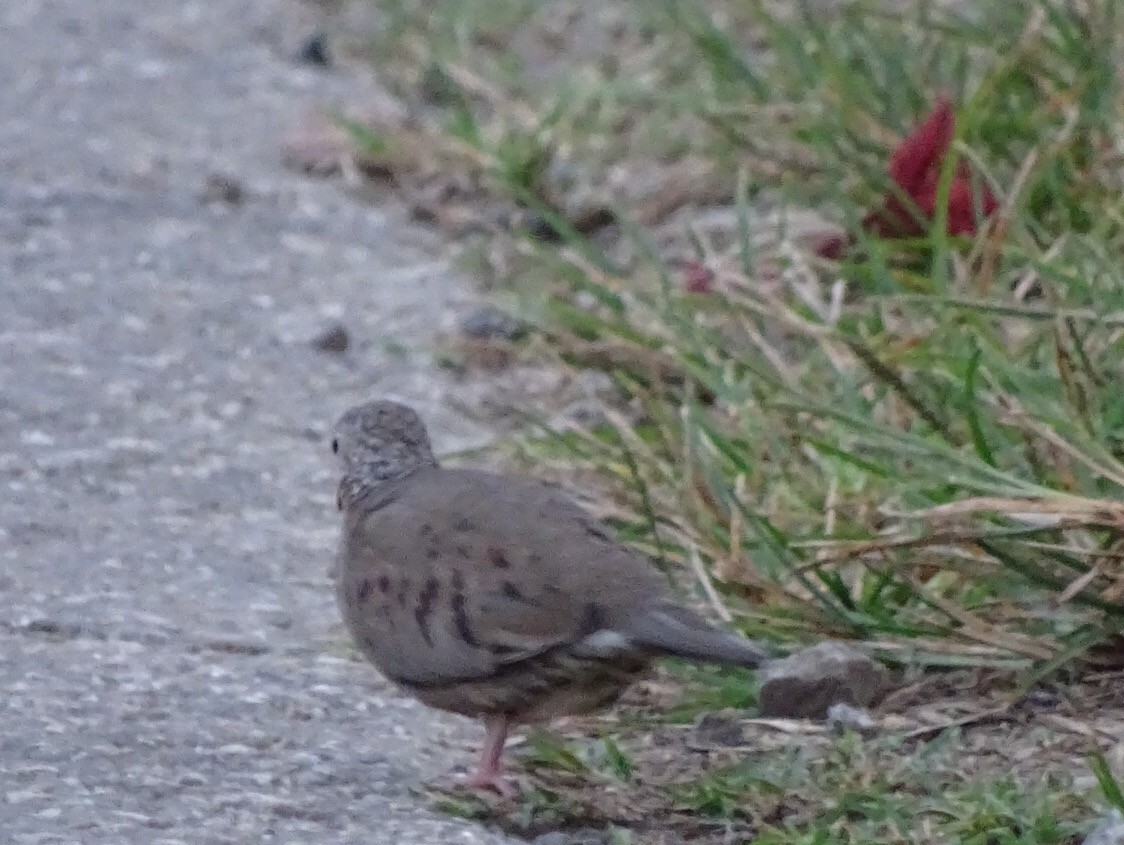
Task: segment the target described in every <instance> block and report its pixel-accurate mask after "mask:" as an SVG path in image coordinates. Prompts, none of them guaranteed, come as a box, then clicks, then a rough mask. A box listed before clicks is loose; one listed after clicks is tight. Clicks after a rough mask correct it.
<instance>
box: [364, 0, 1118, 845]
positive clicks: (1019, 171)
mask: <svg viewBox="0 0 1124 845" xmlns="http://www.w3.org/2000/svg"><path fill="white" fill-rule="evenodd" d="M830 5H831V4H804V3H801V2H792V3H788V4H782V3H774V2H765V1H764V0H738V1H737V2H735V0H723V1H722V2H706V3H703V2H689V1H688V2H678V1H676V2H672V0H667V1H666V2H662V3H641V2H635V0H622V2H619V3H615V4H612V5H610V6H605V7H603V9H602V11H600V12H594V11H589V10H588V9H587V10H586V11H585V12H584V13H583V12H580V11H575V12H574V15H575V17H573V18H572V19H570V18H567V14H569V12H571V11H574V10H576V9H578V8H579V7H578V6H571V5H569V4H554V5H552V6H551V5H549V4H538V3H535V2H531V0H512V2H505V3H502V4H494V3H485V2H483V1H482V0H476V2H466V3H457V4H442V5H440V6H438V7H434V6H432V4H420V3H416V2H413V0H394V2H389V3H384V4H380V6H381V7H382V8H384V9H385V10H387V14H389V16H390V18H391V20H392V21H393V26H390V27H388V28H386V30H385V37H384V38H382V39H380V40H379V42H378V43H376V44H374V45H373V51H374V52H373V54H374V55H375V57H376V61H377V62H378V64H379V66H380V68H381V69H382V70H383V73H384V78H386V79H387V80H388V81H389V83H390V84H391V85H392V86H393V87H395V89H396V90H397V91H398V92H399V93H400V94H402V96H404V97H405V98H407V99H411V100H422V101H425V103H426V104H427V105H426V107H425V116H426V121H427V125H428V126H429V127H430V130H431V131H432V132H433V133H434V134H435V135H436V136H437V137H440V138H442V139H444V140H445V142H447V144H448V146H449V148H450V149H459V150H462V151H463V150H469V151H471V155H468V156H466V157H465V159H464V160H465V161H470V162H471V165H470V166H471V168H472V169H473V172H474V173H475V175H476V176H477V177H479V179H480V180H481V182H482V183H484V184H486V185H487V186H488V188H489V190H491V191H492V192H493V193H494V194H495V195H497V196H504V197H507V198H508V199H509V200H510V201H511V202H513V203H515V204H517V205H520V206H522V207H523V208H524V209H527V210H529V211H531V212H533V213H534V214H535V215H537V216H538V218H539V219H540V220H542V221H545V223H546V226H547V228H548V229H550V230H552V231H553V232H554V233H555V234H556V235H557V237H558V241H559V242H555V243H548V242H545V241H544V240H542V239H536V238H534V237H531V236H529V235H527V234H526V233H522V234H521V233H519V232H508V233H504V232H500V233H497V234H495V235H494V238H495V241H493V242H491V243H489V249H491V248H494V246H495V243H496V242H498V243H499V244H500V245H501V246H502V247H504V248H505V249H504V254H505V256H506V258H505V261H504V262H503V265H502V266H503V272H504V277H503V282H504V283H506V285H507V286H508V288H509V289H510V290H514V291H517V292H519V293H520V294H521V295H522V296H523V299H524V302H525V309H526V311H527V312H528V314H529V316H530V317H532V318H533V319H534V321H535V323H536V325H537V328H538V332H537V338H536V340H535V342H534V343H532V344H530V345H529V349H530V350H533V354H535V355H539V356H544V355H545V356H546V357H547V358H548V359H552V360H554V361H556V362H557V363H558V364H559V365H560V366H565V367H573V368H593V369H601V370H604V371H606V372H608V373H609V374H610V375H611V376H612V377H613V378H614V380H615V381H616V382H617V384H618V385H619V386H620V388H621V390H622V391H623V393H624V395H625V396H626V397H627V399H626V401H625V402H624V403H622V406H621V407H620V408H617V409H615V410H610V413H609V415H608V419H609V424H607V425H605V426H602V427H601V428H599V429H597V430H593V431H586V432H575V431H568V432H554V431H550V430H545V429H544V430H540V431H538V432H537V433H536V435H535V436H534V437H532V438H530V439H529V440H528V441H527V443H526V448H525V454H526V455H527V456H528V457H530V458H531V459H532V460H533V461H535V462H536V463H537V465H538V466H539V468H540V471H543V472H547V473H552V474H562V475H565V474H568V473H575V472H576V473H581V474H582V477H583V479H588V478H590V477H592V478H595V479H597V480H598V481H599V482H600V491H599V492H600V494H601V504H602V506H603V510H604V512H606V513H608V514H609V515H610V518H611V520H612V522H613V523H614V525H616V527H617V528H618V529H619V530H620V532H621V534H622V536H623V537H625V538H626V539H628V540H630V541H631V542H634V543H635V544H636V545H637V546H639V547H640V548H642V549H643V550H645V551H646V552H649V553H650V554H651V555H652V556H653V558H654V559H656V560H657V561H659V562H661V563H663V564H667V565H674V567H677V571H678V572H681V573H683V575H684V576H685V577H684V578H682V579H680V580H681V582H684V583H687V584H688V586H689V587H690V588H693V589H695V590H696V592H697V594H698V595H699V597H700V598H702V599H703V600H704V601H707V602H709V603H711V604H712V605H713V606H714V608H715V611H716V612H718V613H720V614H722V615H724V616H728V617H729V618H730V619H731V620H732V621H733V623H734V624H736V625H738V626H739V627H741V628H742V629H743V630H745V631H746V632H747V633H749V634H750V635H752V636H765V637H769V638H771V639H773V640H777V641H781V642H788V643H796V642H805V641H814V640H817V639H819V638H822V637H825V636H833V637H843V638H854V639H859V640H863V641H865V642H866V644H867V646H868V647H869V648H870V649H871V650H872V651H873V652H875V653H877V654H878V655H880V656H881V657H882V658H883V659H885V660H886V661H887V662H889V663H894V664H899V665H904V666H909V667H914V668H918V669H933V668H954V667H988V668H1001V669H1012V670H1016V671H1018V672H1019V673H1021V677H1022V678H1023V681H1024V683H1025V684H1028V685H1029V684H1031V683H1033V682H1034V681H1035V680H1036V679H1040V678H1042V677H1045V676H1048V675H1055V674H1058V673H1063V674H1066V675H1074V674H1077V673H1079V672H1081V671H1083V670H1084V669H1085V668H1087V667H1089V666H1090V665H1095V664H1115V665H1119V662H1120V661H1121V657H1122V651H1124V649H1122V646H1124V637H1122V634H1121V631H1122V628H1124V563H1122V561H1124V542H1122V541H1124V364H1122V362H1124V260H1122V256H1124V146H1122V145H1121V141H1120V138H1121V137H1124V125H1122V124H1124V91H1122V88H1121V65H1122V61H1124V60H1122V58H1121V57H1124V12H1121V11H1118V5H1119V4H1117V3H1115V2H1113V0H1086V2H1077V3H1073V2H1065V0H1046V2H1038V0H992V2H985V3H974V4H940V5H938V4H935V3H925V2H920V3H912V4H905V8H904V10H901V11H892V10H891V9H889V8H888V4H877V3H873V2H862V1H861V0H859V2H849V3H843V4H840V5H838V6H837V7H836V8H835V10H834V11H832V10H830V9H828V8H827V6H830ZM598 8H599V9H601V8H602V7H598ZM598 14H601V15H603V16H604V19H602V20H598V19H597V15H598ZM590 20H592V21H593V23H591V24H590V23H588V22H589V21H590ZM583 21H585V22H586V23H585V24H583V23H582V22H583ZM567 27H568V28H567ZM558 43H560V44H562V45H567V46H568V49H569V53H568V54H566V51H565V50H562V51H561V52H562V53H563V58H561V59H560V58H558V57H557V56H555V55H554V53H553V52H552V48H551V45H556V44H558ZM544 45H546V46H544ZM575 45H585V46H583V47H581V49H577V48H576V47H575ZM565 55H570V56H571V57H572V56H575V55H576V56H577V58H569V59H567V58H565ZM942 92H943V93H946V94H947V95H948V96H949V97H950V99H951V100H952V102H953V103H954V105H955V111H956V118H957V122H956V134H955V140H954V143H953V147H952V152H953V154H952V155H950V156H949V157H948V158H947V159H946V160H945V162H944V166H943V169H942V174H941V182H940V187H939V188H938V197H940V196H943V195H945V194H946V193H947V192H949V191H950V190H951V183H952V179H953V176H954V174H955V173H956V171H957V167H958V162H965V163H970V165H971V169H972V171H973V173H974V174H975V177H974V178H975V179H976V180H977V181H978V182H983V183H984V184H986V185H988V186H989V187H990V189H991V190H992V191H993V192H994V194H995V195H996V197H997V198H998V199H999V201H1000V204H1001V205H1000V209H999V211H998V212H997V213H996V215H995V216H994V218H993V220H992V223H991V225H990V226H987V227H984V228H983V230H982V231H981V232H980V234H978V235H975V236H970V237H969V236H952V235H949V234H946V231H945V226H944V222H945V221H944V219H943V214H942V213H938V214H937V219H936V220H935V221H934V222H933V225H932V226H930V227H928V229H927V231H926V233H925V234H923V235H920V236H917V237H913V238H909V239H895V240H888V239H881V238H877V237H874V236H873V235H871V234H870V233H869V232H867V231H866V230H865V229H864V228H863V226H862V221H863V219H864V217H865V216H866V215H867V213H868V212H870V211H872V210H873V209H875V208H877V207H878V206H879V205H880V203H881V202H882V198H883V197H885V196H887V194H888V193H890V192H892V191H893V186H892V185H891V184H890V180H889V176H888V174H887V163H888V161H889V158H890V155H891V151H892V150H893V148H894V147H895V145H896V144H897V143H898V142H899V141H900V140H901V139H902V138H903V137H905V136H906V135H908V134H909V133H910V132H911V131H912V129H913V128H914V127H916V126H917V125H918V124H919V123H920V122H921V121H922V120H923V119H924V117H925V116H926V114H927V113H928V112H929V110H930V109H931V108H932V106H933V104H934V103H935V102H936V100H937V98H938V96H939V95H940V94H941V93H942ZM682 164H690V165H691V166H692V167H697V171H692V172H697V173H698V174H699V175H698V179H697V184H691V185H689V186H688V190H686V191H685V193H684V195H683V198H682V200H681V201H680V202H678V204H675V203H672V205H673V206H674V207H675V208H678V209H680V210H681V212H683V213H681V214H680V216H679V217H677V218H669V217H668V216H667V215H666V214H665V215H658V216H657V217H658V219H655V218H653V217H651V216H650V215H649V216H645V214H644V213H641V211H640V206H641V203H640V202H639V200H637V199H636V198H637V197H640V196H643V195H644V192H643V190H641V188H640V187H638V186H640V185H641V184H642V183H643V182H644V181H645V180H646V179H648V178H649V177H650V176H651V177H652V178H656V176H658V175H659V174H663V173H666V172H667V170H668V168H670V167H674V166H676V165H682ZM466 166H469V165H466ZM583 192H585V193H587V194H588V193H590V192H592V193H593V194H595V195H597V196H598V197H600V198H601V199H599V200H598V201H600V202H604V203H605V204H607V205H610V206H612V209H613V212H614V214H615V215H616V217H617V221H618V222H617V223H616V225H615V226H612V227H609V229H608V230H606V231H602V232H600V233H598V234H596V235H582V234H579V232H578V228H580V227H578V226H577V225H576V224H574V223H573V220H574V214H573V206H574V205H575V204H580V203H577V200H576V199H575V198H576V197H578V196H579V195H582V194H583ZM937 205H938V208H940V207H941V203H939V202H938V204H937ZM715 206H717V207H721V208H723V209H724V210H725V217H723V218H722V220H723V221H724V222H723V223H722V225H721V226H720V227H719V229H720V231H719V232H718V235H715V234H714V232H712V231H704V230H703V227H701V225H696V221H695V218H696V217H700V216H701V215H702V214H703V212H705V211H706V210H707V209H710V208H713V207H715ZM807 209H811V210H814V211H815V212H816V213H817V214H819V215H820V216H822V217H823V218H825V219H826V220H827V221H829V222H830V223H831V224H832V225H834V226H836V227H838V229H839V230H840V231H842V232H844V233H845V236H846V239H847V240H848V241H849V243H850V246H849V247H848V248H846V249H844V250H843V251H842V255H841V257H840V258H839V259H838V260H826V259H824V258H822V257H820V256H819V255H817V254H816V248H815V247H816V245H817V243H822V240H818V241H817V239H816V237H812V238H807V237H804V236H802V235H800V234H799V232H797V231H796V230H797V228H798V227H796V226H795V224H794V225H793V230H792V235H791V237H785V236H786V230H785V225H784V221H785V219H786V217H785V215H786V214H789V218H788V219H789V220H792V221H795V220H797V219H798V215H799V214H800V213H801V212H802V211H803V210H807ZM778 221H780V222H779V223H778ZM778 230H779V232H778ZM824 231H827V228H826V227H824ZM669 244H670V245H669ZM685 258H689V259H692V260H694V261H697V262H699V263H700V264H702V265H704V266H705V267H706V268H708V269H709V270H710V271H711V273H712V274H713V276H714V279H715V282H714V289H713V291H712V292H710V293H707V294H703V295H692V294H689V293H687V292H686V290H685V288H684V279H683V270H682V261H683V260H684V259H685ZM529 354H531V353H529ZM714 689H715V690H717V692H715V697H716V699H721V698H722V697H723V696H724V695H725V694H726V693H724V692H722V691H721V689H722V688H721V684H718V685H715V686H714ZM841 753H842V752H841ZM848 753H858V752H854V750H853V749H852V751H851V752H848ZM899 762H900V765H897V766H895V765H887V766H880V767H878V768H877V771H876V773H875V775H874V777H875V780H873V781H871V782H869V783H867V784H865V785H864V786H863V787H862V788H861V789H857V790H850V789H849V788H848V783H849V782H848V780H847V777H849V775H848V774H847V773H848V771H850V769H849V768H848V766H846V765H844V764H843V763H841V762H839V761H838V760H837V761H836V763H835V764H832V765H835V768H831V767H830V766H828V764H824V765H825V766H828V767H827V768H822V767H821V769H820V770H818V773H813V775H811V777H812V781H813V782H822V783H823V784H824V794H825V795H828V794H830V795H834V796H835V798H834V804H832V805H831V806H830V807H828V808H827V809H821V810H817V811H816V813H815V815H814V816H813V817H808V818H804V819H803V821H801V823H800V825H798V826H797V827H786V826H785V825H784V824H782V825H780V826H778V827H776V828H775V832H770V833H766V834H764V837H765V838H761V839H758V840H757V841H759V842H776V843H782V842H783V843H795V842H808V843H811V842H816V843H835V842H863V841H866V842H869V841H899V840H900V841H907V840H908V839H909V838H910V837H909V833H910V828H911V825H915V824H921V823H922V821H919V820H923V823H924V824H925V825H928V826H929V827H928V828H927V829H931V830H933V831H936V832H935V833H934V834H933V836H931V837H930V838H929V839H926V841H950V842H952V841H955V842H973V843H974V842H980V843H984V842H989V843H990V842H1066V841H1073V840H1072V838H1071V836H1072V831H1070V832H1067V828H1066V827H1065V824H1064V823H1062V822H1061V821H1059V819H1062V818H1068V816H1067V814H1066V813H1065V812H1060V811H1057V809H1056V807H1055V805H1054V804H1053V803H1051V800H1049V799H1048V798H1046V797H1043V795H1039V794H1031V793H1030V792H1028V791H1027V790H1025V789H1021V788H1020V787H1019V786H1018V785H1017V784H1015V783H1013V782H1009V781H1006V780H1002V779H1001V780H998V781H992V782H989V783H988V784H986V787H985V786H981V785H980V784H979V783H978V782H976V781H974V780H973V779H972V778H971V777H965V778H964V779H963V780H962V781H957V782H953V783H948V784H939V785H938V784H932V783H925V774H924V771H923V770H916V769H912V768H910V767H912V766H915V765H918V763H917V758H916V757H913V756H909V755H907V756H905V757H903V758H902V759H901V760H900V761H899ZM808 776H809V775H808V773H807V772H805V773H804V774H803V775H802V776H801V777H803V778H805V780H804V781H801V782H803V783H807V782H808V781H807V777H808ZM762 777H763V775H762V774H761V772H760V770H758V769H753V770H752V771H748V770H746V769H744V768H742V769H738V768H736V767H735V768H734V769H731V770H730V771H729V772H726V773H716V774H714V775H712V776H710V777H709V779H708V780H706V782H702V781H700V782H699V783H696V784H693V785H692V786H691V787H690V788H689V789H688V790H687V791H686V792H684V793H682V794H679V795H678V798H677V800H680V801H682V802H685V803H687V804H689V805H691V806H692V807H693V810H694V812H696V813H704V814H705V813H707V812H711V811H713V812H715V813H716V814H717V815H718V816H722V817H730V815H731V813H733V810H734V808H736V807H738V806H740V805H741V802H743V801H744V799H745V794H746V793H748V792H754V793H755V794H756V793H757V792H760V791H762V790H765V791H767V790H769V789H776V788H778V787H776V785H775V784H771V782H770V781H769V779H768V778H765V779H764V780H762ZM817 778H818V779H819V780H818V781H817V780H816V779H817ZM829 783H834V784H836V786H837V787H838V788H837V789H835V790H834V791H833V790H830V789H828V788H827V787H828V784H829ZM1106 783H1107V782H1106ZM784 788H785V789H794V788H797V786H796V781H792V782H786V784H785V787H784ZM801 788H802V787H801ZM692 790H693V791H692ZM980 790H983V791H982V792H981V791H980ZM1046 791H1047V792H1049V790H1048V789H1047V790H1046ZM1067 794H1068V793H1067V792H1066V790H1064V789H1060V790H1058V791H1057V795H1067ZM1105 794H1106V795H1107V796H1109V797H1110V798H1111V797H1112V793H1111V790H1108V789H1107V787H1106V792H1105ZM1055 797H1056V796H1055ZM1059 800H1060V799H1059ZM1055 803H1056V802H1055ZM1059 812H1060V815H1059ZM734 814H735V815H736V813H734ZM770 837H772V838H770ZM895 837H897V838H895Z"/></svg>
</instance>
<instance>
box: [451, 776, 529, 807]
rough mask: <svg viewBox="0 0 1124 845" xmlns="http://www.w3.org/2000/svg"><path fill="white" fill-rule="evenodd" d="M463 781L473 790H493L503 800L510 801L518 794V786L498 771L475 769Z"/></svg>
mask: <svg viewBox="0 0 1124 845" xmlns="http://www.w3.org/2000/svg"><path fill="white" fill-rule="evenodd" d="M463 783H464V785H465V786H466V787H468V788H469V789H471V790H474V791H479V792H494V793H496V794H497V795H498V796H499V797H500V798H502V799H504V800H505V801H510V800H511V799H512V798H515V797H516V796H517V795H518V794H519V787H517V786H516V785H515V783H514V782H513V781H511V780H508V779H507V778H505V777H504V776H503V775H501V774H500V773H499V772H488V771H482V770H477V771H475V772H473V773H472V774H471V775H469V776H468V777H466V778H465V779H464V781H463Z"/></svg>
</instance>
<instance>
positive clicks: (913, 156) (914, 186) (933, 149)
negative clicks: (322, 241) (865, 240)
mask: <svg viewBox="0 0 1124 845" xmlns="http://www.w3.org/2000/svg"><path fill="white" fill-rule="evenodd" d="M955 131H956V117H955V115H954V114H953V111H952V104H951V103H950V102H949V100H948V98H947V97H945V96H941V98H940V99H939V100H938V101H937V105H936V106H935V107H934V109H933V111H932V112H931V113H930V114H929V116H928V117H927V118H925V121H924V123H922V124H921V125H920V126H919V127H917V129H915V130H914V131H913V132H912V133H911V134H910V135H909V137H907V138H906V139H905V140H904V141H902V142H901V143H900V144H899V145H898V147H897V149H895V150H894V152H893V155H891V157H890V167H889V171H890V178H891V179H893V180H894V183H895V184H896V185H897V186H898V187H899V188H900V189H901V190H902V191H904V192H905V194H906V195H907V196H908V197H909V198H910V199H911V200H912V201H913V203H914V204H916V206H917V210H919V211H920V212H921V215H922V217H923V218H924V219H925V220H928V221H932V219H933V218H934V217H935V216H936V208H937V188H938V186H939V184H940V176H941V167H942V166H943V164H944V157H945V155H946V154H947V153H948V148H949V146H950V145H951V144H952V136H953V134H954V132H955ZM977 205H978V207H979V210H980V212H981V216H979V217H977V214H976V208H977ZM998 207H999V203H998V201H997V200H996V199H995V196H994V195H993V194H992V193H991V191H989V190H988V189H987V186H981V188H980V195H979V199H978V200H976V199H975V198H974V197H973V196H972V181H971V177H970V174H969V171H968V168H967V167H966V166H965V165H961V166H960V167H959V169H958V170H957V173H956V175H955V176H953V178H952V184H951V185H950V186H949V196H948V215H947V227H946V231H947V232H948V233H949V234H950V235H972V234H975V232H976V231H977V230H978V228H979V224H980V222H982V221H983V220H985V219H986V218H987V217H989V216H990V215H991V214H992V213H994V211H995V209H996V208H998ZM863 228H864V229H866V230H867V231H869V232H872V233H874V234H876V235H879V236H881V237H886V238H903V237H914V236H917V235H923V234H924V233H925V227H924V226H922V225H921V223H920V221H918V219H917V213H916V211H911V209H909V208H907V204H906V203H905V202H903V201H902V200H901V199H900V198H899V197H898V196H897V195H896V194H893V193H891V194H890V195H888V196H887V197H886V199H885V200H884V201H883V205H882V208H880V209H878V210H876V211H872V212H871V213H870V214H868V215H867V216H866V217H865V218H864V219H863Z"/></svg>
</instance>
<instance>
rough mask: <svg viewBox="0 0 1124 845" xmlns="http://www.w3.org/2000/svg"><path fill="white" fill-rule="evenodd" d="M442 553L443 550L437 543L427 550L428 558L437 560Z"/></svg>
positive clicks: (426, 555)
mask: <svg viewBox="0 0 1124 845" xmlns="http://www.w3.org/2000/svg"><path fill="white" fill-rule="evenodd" d="M440 554H441V552H440V551H439V550H438V549H437V546H436V545H434V546H430V547H429V548H427V549H426V550H425V557H426V560H437V558H438V556H439V555H440Z"/></svg>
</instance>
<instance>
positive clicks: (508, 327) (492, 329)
mask: <svg viewBox="0 0 1124 845" xmlns="http://www.w3.org/2000/svg"><path fill="white" fill-rule="evenodd" d="M459 327H460V331H461V334H463V335H464V336H465V337H469V338H472V339H473V340H506V341H516V340H519V338H521V337H523V335H525V334H526V333H527V326H526V325H525V324H524V323H523V322H522V321H520V320H519V319H517V318H515V317H513V316H511V315H510V314H508V313H506V312H504V311H501V310H500V309H498V308H494V307H493V306H491V305H483V306H481V307H479V308H477V309H475V310H473V311H471V312H469V313H468V314H466V315H465V316H464V317H463V318H462V319H461V321H460V326H459Z"/></svg>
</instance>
